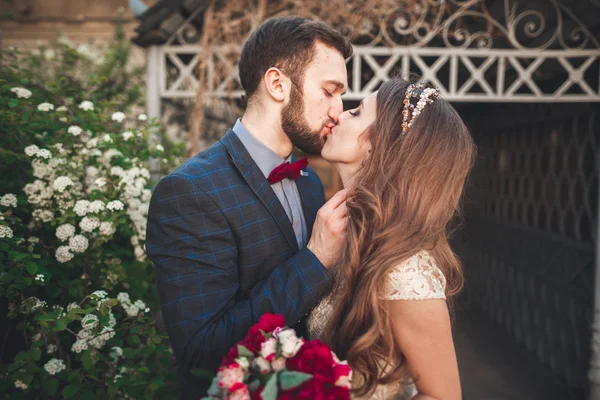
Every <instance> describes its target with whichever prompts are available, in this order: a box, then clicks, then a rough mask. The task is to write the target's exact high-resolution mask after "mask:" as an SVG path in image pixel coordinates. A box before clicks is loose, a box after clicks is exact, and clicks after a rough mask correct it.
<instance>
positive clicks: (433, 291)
mask: <svg viewBox="0 0 600 400" xmlns="http://www.w3.org/2000/svg"><path fill="white" fill-rule="evenodd" d="M445 290H446V277H445V276H444V274H443V273H442V271H441V270H440V269H439V268H438V266H437V265H436V263H435V260H434V259H433V257H431V255H430V254H429V253H428V252H427V251H421V252H419V253H417V254H415V255H414V256H412V257H410V258H409V259H408V260H406V261H404V262H402V263H401V264H400V265H398V266H397V267H395V268H394V269H393V270H392V272H391V273H390V279H389V282H388V287H387V296H386V299H387V300H426V299H445V298H446V295H445Z"/></svg>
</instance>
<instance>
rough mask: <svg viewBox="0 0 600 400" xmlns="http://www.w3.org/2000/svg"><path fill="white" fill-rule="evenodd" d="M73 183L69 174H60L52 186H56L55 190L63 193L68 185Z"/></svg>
mask: <svg viewBox="0 0 600 400" xmlns="http://www.w3.org/2000/svg"><path fill="white" fill-rule="evenodd" d="M73 184H74V183H73V181H72V180H71V178H69V177H68V176H59V177H58V178H56V179H55V180H54V183H53V184H52V187H54V190H56V191H57V192H59V193H62V192H64V191H65V189H66V188H67V186H72V185H73Z"/></svg>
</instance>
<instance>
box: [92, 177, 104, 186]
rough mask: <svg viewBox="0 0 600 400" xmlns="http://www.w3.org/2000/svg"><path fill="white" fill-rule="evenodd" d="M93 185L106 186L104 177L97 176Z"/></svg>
mask: <svg viewBox="0 0 600 400" xmlns="http://www.w3.org/2000/svg"><path fill="white" fill-rule="evenodd" d="M94 185H96V186H98V187H100V188H101V187H104V186H106V179H104V178H98V179H96V180H95V181H94Z"/></svg>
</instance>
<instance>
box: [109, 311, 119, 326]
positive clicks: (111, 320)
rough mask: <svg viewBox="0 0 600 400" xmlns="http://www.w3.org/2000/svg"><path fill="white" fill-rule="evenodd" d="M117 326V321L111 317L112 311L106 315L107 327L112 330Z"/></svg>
mask: <svg viewBox="0 0 600 400" xmlns="http://www.w3.org/2000/svg"><path fill="white" fill-rule="evenodd" d="M115 325H117V319H116V318H115V316H114V315H113V313H112V311H111V312H109V313H108V326H110V327H111V328H114V327H115Z"/></svg>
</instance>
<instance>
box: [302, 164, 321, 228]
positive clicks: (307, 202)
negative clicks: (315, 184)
mask: <svg viewBox="0 0 600 400" xmlns="http://www.w3.org/2000/svg"><path fill="white" fill-rule="evenodd" d="M296 186H297V187H298V193H300V201H302V211H303V212H304V220H305V221H306V229H307V230H308V232H307V236H306V237H307V238H308V239H310V237H311V235H312V229H313V225H314V224H315V219H316V217H317V211H319V207H320V206H319V204H317V202H316V201H315V199H314V193H313V191H312V188H311V182H310V178H309V177H308V176H300V178H298V180H297V181H296Z"/></svg>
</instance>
